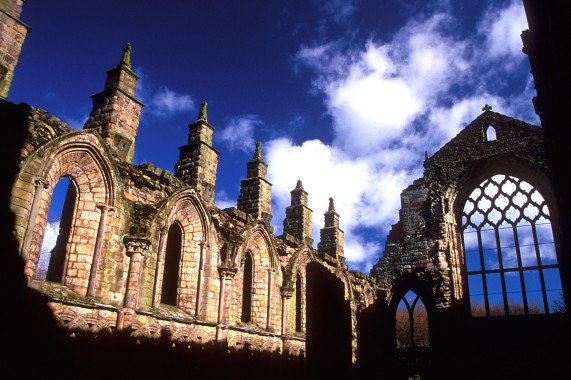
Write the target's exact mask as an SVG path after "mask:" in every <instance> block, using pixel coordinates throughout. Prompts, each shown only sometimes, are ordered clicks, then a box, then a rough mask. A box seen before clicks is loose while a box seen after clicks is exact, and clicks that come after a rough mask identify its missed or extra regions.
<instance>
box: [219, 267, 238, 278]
mask: <svg viewBox="0 0 571 380" xmlns="http://www.w3.org/2000/svg"><path fill="white" fill-rule="evenodd" d="M236 272H238V268H228V267H218V274H219V275H220V278H221V279H223V278H229V279H232V278H234V276H236Z"/></svg>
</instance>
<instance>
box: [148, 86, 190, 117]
mask: <svg viewBox="0 0 571 380" xmlns="http://www.w3.org/2000/svg"><path fill="white" fill-rule="evenodd" d="M149 108H150V111H151V112H152V113H153V114H154V115H155V116H158V117H171V116H173V115H174V114H177V113H180V112H189V111H192V110H194V109H195V105H194V101H193V100H192V97H191V96H190V95H188V94H180V93H178V92H175V91H172V90H169V89H168V88H166V87H161V88H159V90H158V91H157V92H155V93H154V94H153V95H152V98H151V101H150V104H149Z"/></svg>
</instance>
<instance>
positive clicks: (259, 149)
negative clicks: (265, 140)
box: [254, 141, 262, 160]
mask: <svg viewBox="0 0 571 380" xmlns="http://www.w3.org/2000/svg"><path fill="white" fill-rule="evenodd" d="M257 158H259V159H260V160H261V159H262V143H261V142H260V141H256V150H255V151H254V160H255V159H257Z"/></svg>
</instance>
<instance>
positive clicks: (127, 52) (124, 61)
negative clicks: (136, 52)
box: [117, 43, 131, 68]
mask: <svg viewBox="0 0 571 380" xmlns="http://www.w3.org/2000/svg"><path fill="white" fill-rule="evenodd" d="M122 65H125V66H127V67H129V68H131V44H130V43H127V45H125V47H124V48H123V56H122V57H121V60H120V61H119V64H118V65H117V67H119V66H122Z"/></svg>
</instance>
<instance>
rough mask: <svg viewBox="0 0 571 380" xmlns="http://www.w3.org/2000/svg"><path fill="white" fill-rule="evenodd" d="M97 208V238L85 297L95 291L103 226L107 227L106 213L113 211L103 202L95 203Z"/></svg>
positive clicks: (90, 295)
mask: <svg viewBox="0 0 571 380" xmlns="http://www.w3.org/2000/svg"><path fill="white" fill-rule="evenodd" d="M97 208H98V209H99V210H101V218H99V228H98V229H97V238H96V239H95V247H94V248H93V260H92V262H91V272H90V273H89V285H88V286H87V297H93V296H94V293H95V283H96V277H97V269H98V268H99V258H100V257H101V246H102V245H103V237H104V235H105V228H106V227H107V215H108V213H110V212H114V211H115V209H114V208H112V207H111V206H109V205H106V204H104V203H99V204H97Z"/></svg>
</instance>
